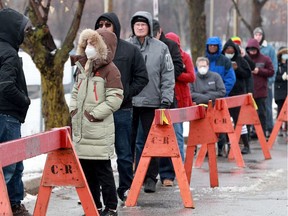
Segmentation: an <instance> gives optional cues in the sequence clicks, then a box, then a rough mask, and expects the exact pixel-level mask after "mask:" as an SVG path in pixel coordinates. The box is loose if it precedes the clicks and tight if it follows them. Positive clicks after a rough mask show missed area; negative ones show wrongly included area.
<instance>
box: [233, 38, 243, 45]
mask: <svg viewBox="0 0 288 216" xmlns="http://www.w3.org/2000/svg"><path fill="white" fill-rule="evenodd" d="M231 40H232V41H233V42H234V43H235V44H238V45H240V46H241V42H242V41H241V38H240V37H237V36H233V37H231Z"/></svg>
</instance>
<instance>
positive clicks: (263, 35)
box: [253, 27, 265, 45]
mask: <svg viewBox="0 0 288 216" xmlns="http://www.w3.org/2000/svg"><path fill="white" fill-rule="evenodd" d="M256 33H260V34H262V39H261V41H260V42H259V44H260V45H262V43H263V41H264V40H265V32H264V30H263V28H262V27H256V28H255V29H254V30H253V35H255V34H256Z"/></svg>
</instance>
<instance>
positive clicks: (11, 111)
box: [0, 8, 30, 123]
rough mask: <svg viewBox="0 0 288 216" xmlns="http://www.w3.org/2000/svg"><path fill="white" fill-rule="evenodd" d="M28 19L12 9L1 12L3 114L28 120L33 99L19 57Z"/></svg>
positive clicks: (0, 102)
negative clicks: (28, 112) (30, 97)
mask: <svg viewBox="0 0 288 216" xmlns="http://www.w3.org/2000/svg"><path fill="white" fill-rule="evenodd" d="M27 23H28V18H27V17H25V16H24V15H22V14H20V13H18V12H17V11H14V10H12V9H10V8H5V9H2V10H0V113H1V114H7V115H11V116H13V117H15V118H17V119H18V120H19V121H20V122H21V123H23V122H24V121H25V117H26V114H27V110H28V107H29V105H30V99H29V97H28V91H27V85H26V80H25V76H24V72H23V68H22V59H21V58H20V57H19V56H18V50H19V46H20V45H21V44H22V42H23V40H24V28H25V26H26V24H27Z"/></svg>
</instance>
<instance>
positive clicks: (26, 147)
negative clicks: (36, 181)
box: [0, 127, 99, 216]
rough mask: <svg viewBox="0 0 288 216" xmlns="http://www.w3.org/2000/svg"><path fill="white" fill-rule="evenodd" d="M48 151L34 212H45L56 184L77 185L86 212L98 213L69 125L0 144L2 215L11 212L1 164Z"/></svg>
mask: <svg viewBox="0 0 288 216" xmlns="http://www.w3.org/2000/svg"><path fill="white" fill-rule="evenodd" d="M45 153H47V159H46V163H45V167H44V170H43V176H42V179H41V184H40V187H39V193H38V196H37V200H36V204H35V209H34V214H33V215H35V216H42V215H46V212H47V208H48V204H49V199H50V195H51V192H52V188H53V187H54V186H74V187H75V188H76V191H77V193H78V196H79V198H80V200H81V203H82V207H83V210H84V212H85V214H86V215H96V216H99V214H98V211H97V208H96V205H95V204H94V201H93V197H92V194H91V192H90V190H89V187H88V184H87V181H86V178H85V175H84V173H83V170H82V168H81V165H80V162H79V160H78V157H77V155H76V153H75V150H74V147H73V144H72V141H71V137H70V134H69V130H68V128H67V127H66V128H59V129H54V130H52V131H48V132H43V133H39V134H36V135H33V136H28V137H24V138H21V139H17V140H13V141H9V142H5V143H1V144H0V168H1V169H0V186H1V187H0V188H1V189H0V192H1V193H0V215H8V216H12V211H11V206H10V202H9V198H8V194H7V188H6V184H5V180H4V177H3V171H2V167H4V166H7V165H9V164H13V163H16V162H18V161H22V160H25V159H28V158H31V157H34V156H37V155H40V154H45Z"/></svg>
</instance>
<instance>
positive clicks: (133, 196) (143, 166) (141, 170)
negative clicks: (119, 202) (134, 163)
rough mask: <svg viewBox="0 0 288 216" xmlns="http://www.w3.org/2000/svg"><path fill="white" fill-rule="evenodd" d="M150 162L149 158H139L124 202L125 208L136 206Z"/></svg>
mask: <svg viewBox="0 0 288 216" xmlns="http://www.w3.org/2000/svg"><path fill="white" fill-rule="evenodd" d="M150 161H151V157H143V156H141V158H140V161H139V164H138V167H137V170H136V173H135V176H134V179H133V182H132V185H131V187H130V191H129V194H128V197H127V200H126V202H125V205H126V206H128V207H132V206H135V205H136V202H137V199H138V197H139V194H140V190H141V187H142V185H143V182H144V178H145V175H146V173H147V170H148V166H149V164H150Z"/></svg>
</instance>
